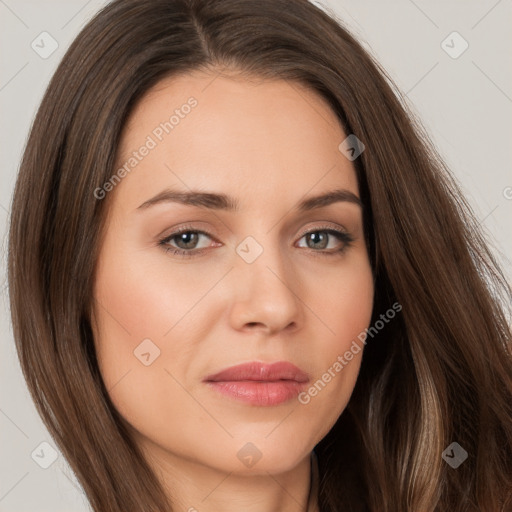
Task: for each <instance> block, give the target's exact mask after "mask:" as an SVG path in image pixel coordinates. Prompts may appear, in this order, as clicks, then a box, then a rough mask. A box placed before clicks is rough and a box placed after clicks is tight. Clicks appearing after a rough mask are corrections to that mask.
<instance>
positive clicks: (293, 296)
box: [230, 247, 304, 335]
mask: <svg viewBox="0 0 512 512" xmlns="http://www.w3.org/2000/svg"><path fill="white" fill-rule="evenodd" d="M236 258H237V260H236V264H235V267H236V268H235V269H234V272H233V276H232V281H231V282H232V286H233V288H234V289H233V290H232V292H233V293H232V295H231V296H232V297H233V303H232V305H231V306H232V307H231V311H230V322H231V325H232V327H233V328H234V329H236V330H241V331H254V330H260V331H262V332H264V333H265V334H269V335H270V334H275V333H277V332H280V331H282V330H285V329H286V330H287V331H290V332H291V331H293V330H296V329H298V328H299V327H300V325H301V324H302V321H303V314H304V312H303V302H302V301H301V298H300V283H299V281H298V279H297V275H296V273H295V271H294V269H293V267H292V266H291V265H290V264H289V262H286V261H284V257H283V255H282V254H280V251H279V249H278V248H270V247H266V248H265V249H264V250H263V253H262V254H261V255H260V256H259V257H258V258H257V259H256V260H255V261H253V262H252V263H247V262H246V261H244V260H243V259H242V258H240V257H238V256H237V257H236Z"/></svg>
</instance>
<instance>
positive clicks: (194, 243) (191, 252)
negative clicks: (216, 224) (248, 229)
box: [158, 226, 354, 258]
mask: <svg viewBox="0 0 512 512" xmlns="http://www.w3.org/2000/svg"><path fill="white" fill-rule="evenodd" d="M304 238H305V239H306V247H305V248H306V249H311V250H312V251H313V252H315V253H319V254H322V255H325V256H334V255H336V254H340V253H342V252H343V251H345V250H346V249H347V248H348V247H349V246H350V245H351V244H352V242H353V241H354V238H353V237H352V236H351V235H350V234H349V233H347V232H346V231H342V230H338V229H333V228H332V227H329V228H327V227H325V228H324V227H319V228H316V229H314V230H310V231H307V232H306V233H303V234H302V236H301V237H300V239H299V240H302V239H304ZM208 239H209V240H213V237H212V236H211V235H209V234H208V233H206V232H205V231H201V230H197V229H192V228H191V227H188V226H184V227H182V228H181V229H179V230H178V231H175V232H174V233H171V234H170V235H169V236H167V237H165V238H163V239H161V240H160V241H159V242H158V245H160V246H161V247H163V249H164V250H165V252H170V253H172V254H174V255H176V256H180V257H185V258H187V257H193V256H196V255H199V254H201V253H203V252H204V250H205V249H207V248H208V247H210V246H211V242H210V244H208ZM336 240H337V242H338V243H337V244H336ZM201 241H203V246H202V247H201V246H200V242H201ZM333 244H334V247H333ZM298 247H304V246H301V245H299V246H298Z"/></svg>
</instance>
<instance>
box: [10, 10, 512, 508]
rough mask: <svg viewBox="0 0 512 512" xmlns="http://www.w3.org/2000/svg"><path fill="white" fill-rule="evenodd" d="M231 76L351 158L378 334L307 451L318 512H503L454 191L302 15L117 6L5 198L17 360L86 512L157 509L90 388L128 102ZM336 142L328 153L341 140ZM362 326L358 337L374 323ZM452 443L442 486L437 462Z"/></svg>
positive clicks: (155, 497)
mask: <svg viewBox="0 0 512 512" xmlns="http://www.w3.org/2000/svg"><path fill="white" fill-rule="evenodd" d="M199 69H205V70H213V71H214V72H216V71H218V70H221V69H231V70H236V71H238V72H241V73H243V74H244V75H246V76H254V77H260V78H263V79H284V80H288V81H289V82H290V84H293V83H294V82H296V83H301V84H305V85H307V86H308V87H309V88H310V89H312V90H314V91H316V92H317V93H318V94H320V95H321V96H322V97H323V98H325V99H326V100H327V101H328V102H329V104H330V105H331V107H332V109H333V111H334V112H335V113H336V114H337V116H338V118H339V121H340V124H341V126H342V127H343V130H344V132H345V133H346V134H355V135H356V136H357V137H358V138H359V139H360V140H361V141H363V143H364V144H365V147H366V149H365V151H364V152H363V153H362V154H361V156H360V157H359V158H358V159H357V160H355V161H354V164H355V166H356V171H357V176H358V182H359V191H360V195H361V198H362V200H363V203H364V206H365V208H364V211H365V213H364V225H365V234H366V239H367V244H368V250H369V252H370V257H371V262H372V268H373V273H374V277H375V290H376V291H375V299H374V301H375V302H374V319H373V321H376V320H377V319H378V318H379V314H381V313H382V312H384V311H386V310H387V309H389V308H390V307H391V305H392V304H394V303H395V302H398V303H400V304H401V305H402V312H401V314H400V315H398V316H397V317H396V319H395V320H394V321H393V322H390V323H389V324H387V325H386V326H385V328H384V329H382V330H380V331H379V332H378V334H376V335H375V336H374V337H373V338H372V339H370V338H369V341H368V344H367V346H366V348H365V354H364V358H363V362H362V366H361V370H360V374H359V378H358V381H357V384H356V387H355V389H354V392H353V394H352V397H351V400H350V402H349V405H348V406H347V409H346V411H345V412H344V413H343V414H342V415H341V416H340V418H339V420H338V421H337V423H336V424H335V426H334V427H333V428H332V430H331V431H330V432H329V433H328V434H327V436H326V437H325V438H324V439H323V440H322V441H321V442H320V443H319V444H318V445H317V447H316V448H315V451H316V453H317V456H318V461H319V469H320V475H321V483H320V490H319V499H320V507H321V510H322V511H339V510H352V511H356V510H361V511H362V510H371V511H382V512H405V511H409V510H414V511H422V512H424V511H425V512H428V511H440V512H448V511H450V512H457V511H458V512H462V511H465V512H469V511H477V510H486V511H505V510H512V496H511V480H512V356H511V352H512V340H511V331H510V327H509V325H508V319H507V316H506V315H507V311H508V310H507V307H508V304H510V299H511V296H512V294H511V290H510V288H509V286H508V284H507V283H506V280H505V278H504V277H503V274H502V272H501V270H500V269H499V266H498V265H497V263H496V261H495V260H494V258H493V255H492V253H491V252H490V250H489V249H488V246H487V244H486V240H485V238H484V235H483V234H482V232H481V227H480V226H479V225H478V222H477V221H476V220H475V217H474V215H473V213H472V212H471V209H470V207H469V206H468V204H467V203H466V202H465V200H464V199H463V196H462V195H461V193H460V190H459V188H458V186H457V184H456V182H455V181H454V179H453V178H452V177H451V175H450V173H449V171H448V169H446V168H445V166H444V164H443V162H442V160H441V159H440V158H439V156H438V154H437V153H436V150H435V148H434V147H433V145H432V143H431V142H430V141H429V140H428V137H427V136H426V135H425V133H424V131H423V129H422V128H421V126H420V125H419V123H417V122H415V121H414V116H413V115H412V114H411V113H410V112H409V109H408V108H407V106H406V102H405V100H404V98H403V97H402V96H401V95H400V93H399V92H398V90H397V89H396V87H395V86H394V85H393V83H392V81H391V80H390V79H389V77H387V75H386V73H385V72H384V71H383V70H382V69H381V68H380V67H379V65H378V64H377V63H376V62H374V60H373V59H372V58H371V57H370V56H369V55H368V53H367V52H365V51H364V50H363V49H362V47H361V45H360V44H359V43H358V42H357V41H356V40H355V39H354V38H353V37H352V36H351V35H350V33H349V32H348V31H347V30H346V29H345V28H343V26H342V24H341V22H339V21H338V20H335V19H334V17H332V16H329V15H328V14H326V13H325V12H324V11H323V10H321V9H320V8H318V7H316V6H314V5H313V4H311V3H309V2H307V1H306V0H258V1H257V2H256V1H252V0H214V1H213V0H116V1H113V2H112V3H110V4H108V5H107V6H106V7H104V8H103V9H102V10H101V11H100V12H99V13H98V14H97V15H96V16H95V17H94V18H93V19H92V21H90V22H89V23H88V24H87V26H86V27H85V28H84V29H83V30H82V32H81V33H80V34H79V35H78V37H77V38H76V39H75V41H74V42H73V44H72V45H71V47H70V48H69V50H68V51H67V53H66V55H65V56H64V58H63V60H62V62H61V64H60V65H59V67H58V69H57V71H56V73H55V75H54V76H53V78H52V80H51V83H50V84H49V86H48V89H47V91H46V94H45V96H44V99H43V101H42V103H41V106H40V108H39V111H38V113H37V116H36V118H35V121H34V124H33V127H32V130H31V133H30V137H29V139H28V142H27V145H26V150H25V153H24V156H23V160H22V164H21V168H20V171H19V177H18V180H17V183H16V188H15V193H14V199H13V206H12V215H11V226H10V240H9V285H10V301H11V309H12V321H13V328H14V336H15V341H16V347H17V351H18V355H19V359H20V362H21V367H22V369H23V372H24V376H25V379H26V381H27V384H28V387H29V390H30V392H31V394H32V397H33V399H34V401H35V404H36V406H37V408H38V411H39V413H40V414H41V416H42V418H43V420H44V422H45V424H46V426H47V428H48V429H49V431H50V433H51V434H52V436H53V437H54V439H55V442H56V443H57V444H58V446H59V447H60V449H61V451H62V452H63V454H64V456H65V457H66V459H67V460H68V462H69V464H70V465H71V467H72V469H73V470H74V472H75V473H76V475H77V477H78V479H79V481H80V483H81V485H82V486H83V488H84V490H85V493H86V495H87V497H88V499H89V501H90V503H91V505H92V507H93V509H94V510H95V511H96V512H110V511H112V512H130V511H137V512H142V511H153V512H164V511H170V510H172V507H171V504H170V503H169V501H168V498H167V497H166V495H165V493H164V490H163V488H162V487H161V483H160V482H159V481H158V479H157V477H156V476H155V475H154V474H153V472H152V471H151V469H150V467H149V466H148V464H147V463H146V461H145V460H144V458H143V456H142V454H141V452H140V451H139V449H138V448H137V446H136V445H135V443H134V442H133V441H132V439H131V437H130V435H129V434H128V432H127V430H126V428H125V427H124V426H123V422H122V421H121V418H120V416H119V414H118V413H117V411H116V410H115V408H114V407H113V405H112V403H111V401H110V400H109V395H108V390H106V389H105V386H104V384H103V381H102V379H101V375H100V372H99V369H98V364H97V361H96V357H95V352H94V344H93V337H92V331H91V325H90V312H91V310H92V308H93V307H94V306H95V304H94V298H93V296H92V289H93V282H94V277H95V272H94V270H95V262H96V258H97V255H98V250H99V246H100V242H101V233H102V228H103V221H104V219H105V213H106V208H107V205H108V197H107V198H106V199H104V200H98V199H96V197H95V196H94V190H96V189H97V188H98V187H102V186H103V184H104V183H105V182H107V181H108V180H109V179H110V178H111V176H112V175H113V172H114V170H115V169H114V165H115V156H116V148H117V147H118V144H119V141H120V136H121V132H122V129H123V126H124V124H125V122H126V120H127V118H128V116H129V114H130V112H131V111H132V109H133V106H134V105H135V103H136V102H137V101H138V100H140V98H141V97H142V95H143V94H144V93H145V92H146V91H148V89H149V88H151V87H152V86H153V85H155V84H156V83H157V82H158V81H159V80H161V79H162V78H164V77H168V76H173V75H177V74H180V73H186V72H189V71H193V70H199ZM340 142H341V141H340ZM373 321H372V323H373ZM452 442H457V443H458V444H459V445H460V446H461V447H462V448H463V449H464V450H465V451H466V452H467V453H468V458H467V459H466V460H465V461H464V463H463V464H461V465H460V466H459V467H458V468H457V469H454V468H452V467H450V465H448V464H447V463H446V462H445V461H444V460H443V458H442V452H443V450H445V448H447V447H448V446H449V445H450V444H451V443H452Z"/></svg>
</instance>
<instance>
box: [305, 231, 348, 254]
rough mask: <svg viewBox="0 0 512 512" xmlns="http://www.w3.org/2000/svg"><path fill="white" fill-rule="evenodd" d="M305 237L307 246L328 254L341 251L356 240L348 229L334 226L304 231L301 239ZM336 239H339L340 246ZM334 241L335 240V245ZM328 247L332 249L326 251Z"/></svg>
mask: <svg viewBox="0 0 512 512" xmlns="http://www.w3.org/2000/svg"><path fill="white" fill-rule="evenodd" d="M303 238H305V239H306V248H308V249H313V250H314V251H315V252H323V253H324V254H326V255H332V254H338V253H341V252H343V251H344V250H345V249H347V248H348V247H349V246H350V245H351V244H352V242H353V241H354V239H353V237H352V236H351V235H350V234H349V233H347V232H346V231H341V230H337V229H333V228H316V229H314V230H311V231H308V232H307V233H304V234H303V235H302V237H301V240H302V239H303ZM333 239H334V240H333ZM336 239H337V240H338V247H336V242H335V241H336ZM332 242H334V247H333V246H332ZM329 245H331V247H329ZM326 249H331V250H330V251H329V250H327V251H326Z"/></svg>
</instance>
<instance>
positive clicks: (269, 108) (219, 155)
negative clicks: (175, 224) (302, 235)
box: [116, 72, 357, 198]
mask: <svg viewBox="0 0 512 512" xmlns="http://www.w3.org/2000/svg"><path fill="white" fill-rule="evenodd" d="M345 138H346V135H345V134H344V133H343V130H342V128H341V126H340V123H339V120H338V118H337V117H336V115H335V113H334V112H333V111H332V109H331V108H330V106H329V105H328V103H327V102H326V101H325V99H324V98H322V97H321V96H320V95H319V94H318V93H316V92H314V91H312V90H310V89H308V88H307V87H305V86H303V85H301V84H299V83H297V82H290V81H285V80H272V81H270V80H263V79H260V80H258V79H251V80H248V79H247V78H243V77H241V76H240V75H230V76H227V75H224V74H221V75H218V74H215V73H208V72H201V73H199V72H194V73H189V74H185V75H180V76H174V77H169V78H166V79H163V80H161V81H160V82H159V83H158V84H157V85H156V86H154V87H153V88H152V89H150V90H149V91H148V92H147V93H146V94H145V95H144V97H143V98H142V99H141V100H140V101H139V102H138V104H137V105H136V107H135V108H134V110H133V112H132V114H131V116H130V118H129V120H128V122H127V123H126V126H125V128H124V131H123V135H122V139H121V144H120V147H119V151H118V156H117V166H116V168H117V167H120V166H123V165H125V164H129V163H130V162H129V161H130V159H131V163H132V164H134V165H133V170H131V171H130V172H129V173H127V176H126V178H124V179H123V183H121V186H119V187H118V189H123V190H124V191H125V192H126V193H129V195H131V196H137V198H143V197H144V196H147V195H148V194H152V193H155V192H156V191H158V189H159V188H161V187H164V186H171V185H179V186H181V187H182V188H183V187H185V188H187V187H189V188H197V187H198V186H199V187H203V188H205V189H217V190H220V189H223V190H226V188H230V189H231V192H232V195H235V196H236V195H237V193H236V190H239V191H240V190H245V192H248V187H249V188H250V189H251V190H252V193H253V194H254V195H257V194H258V193H259V192H261V193H263V192H265V191H267V192H268V191H269V190H276V189H277V190H281V191H283V190H284V189H286V190H290V191H291V193H292V194H294V195H297V194H298V195H303V194H305V193H306V192H307V191H308V189H311V188H312V187H313V186H314V185H315V183H316V182H318V181H319V180H323V181H324V184H325V187H328V186H330V185H335V186H344V187H345V188H347V189H350V190H352V191H353V192H355V193H356V192H357V182H356V177H355V172H354V169H353V167H352V164H351V162H349V161H348V160H347V159H346V158H345V157H344V156H343V155H342V154H341V152H340V151H339V149H338V147H339V145H340V143H341V142H342V141H343V140H344V139H345ZM144 145H146V146H148V147H151V149H150V150H149V151H144V153H146V155H145V156H144V157H143V158H141V159H138V160H137V161H135V160H134V158H135V157H134V156H133V155H134V152H137V151H138V149H139V148H141V147H142V146H144ZM128 167H130V165H128ZM325 187H321V188H325ZM118 192H121V190H117V191H116V193H118Z"/></svg>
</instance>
